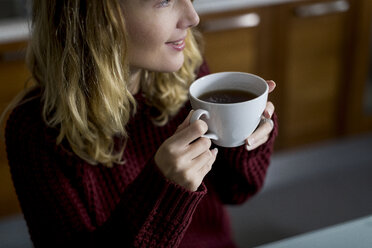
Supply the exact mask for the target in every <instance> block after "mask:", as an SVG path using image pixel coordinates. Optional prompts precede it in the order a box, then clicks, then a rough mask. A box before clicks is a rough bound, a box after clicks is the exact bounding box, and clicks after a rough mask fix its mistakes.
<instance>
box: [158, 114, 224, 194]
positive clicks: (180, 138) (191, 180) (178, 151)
mask: <svg viewBox="0 0 372 248" xmlns="http://www.w3.org/2000/svg"><path fill="white" fill-rule="evenodd" d="M191 114H192V111H191V112H190V113H189V115H188V116H187V118H186V119H185V120H184V122H183V123H182V124H181V125H180V126H179V127H178V128H177V130H176V132H175V133H174V135H173V136H171V137H170V138H168V139H167V140H166V141H164V143H163V144H162V145H161V146H160V147H159V149H158V151H157V152H156V154H155V163H156V165H157V166H158V168H159V169H160V171H161V172H162V173H163V175H164V176H165V177H166V178H168V179H169V180H170V181H172V182H175V183H177V184H179V185H181V186H183V187H184V188H186V189H188V190H190V191H196V190H197V189H198V187H199V186H200V184H201V183H202V181H203V179H204V177H205V175H206V174H207V173H208V172H209V171H210V170H211V169H212V164H213V163H214V161H215V160H216V156H217V149H213V150H209V148H210V146H211V141H210V139H208V138H204V137H201V136H202V135H203V134H205V133H206V132H207V130H208V126H207V124H206V123H205V122H204V121H203V120H197V121H195V122H194V123H191V124H189V122H190V118H191Z"/></svg>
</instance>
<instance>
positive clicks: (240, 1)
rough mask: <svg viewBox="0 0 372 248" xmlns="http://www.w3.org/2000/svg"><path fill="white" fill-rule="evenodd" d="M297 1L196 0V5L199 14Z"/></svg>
mask: <svg viewBox="0 0 372 248" xmlns="http://www.w3.org/2000/svg"><path fill="white" fill-rule="evenodd" d="M295 1H300V0H195V1H194V7H195V9H196V11H197V12H198V13H199V14H207V13H214V12H220V11H227V10H237V9H241V8H250V7H260V6H265V5H274V4H281V3H288V2H295Z"/></svg>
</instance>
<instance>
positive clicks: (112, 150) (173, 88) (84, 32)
mask: <svg viewBox="0 0 372 248" xmlns="http://www.w3.org/2000/svg"><path fill="white" fill-rule="evenodd" d="M97 37H99V39H98V38H97ZM126 53H127V47H126V30H125V18H124V16H123V14H122V11H121V7H120V3H119V1H113V0H106V1H90V0H75V1H45V0H34V4H33V22H32V38H31V41H30V43H29V48H28V54H27V64H28V66H29V68H30V70H31V73H32V75H33V77H34V79H35V81H36V82H37V84H38V85H39V86H40V87H41V89H42V101H43V112H42V114H43V118H44V120H45V122H46V123H47V125H49V126H51V127H56V128H58V129H59V135H58V137H57V144H61V142H62V141H63V140H64V139H66V140H67V141H68V143H69V145H70V147H71V149H72V151H73V152H74V153H75V154H76V155H77V156H79V157H80V158H82V159H84V160H86V161H87V162H89V163H91V164H97V163H101V164H103V165H105V166H112V165H113V164H115V163H123V161H122V155H123V152H124V149H125V140H126V139H127V138H128V134H127V132H126V130H125V127H126V125H127V123H128V122H129V119H130V117H131V115H132V114H134V113H135V111H136V102H135V99H134V97H133V96H132V94H131V93H130V92H129V90H128V79H129V65H128V61H127V59H126ZM184 56H185V62H184V64H183V66H182V68H181V69H180V70H179V71H178V72H175V73H158V72H150V71H143V73H142V80H141V86H142V87H141V88H142V90H143V92H144V93H145V95H146V99H147V101H148V104H150V105H151V106H154V107H155V108H157V109H158V110H159V113H160V114H159V116H155V117H154V118H153V122H154V123H155V124H157V125H163V124H165V123H167V122H168V120H169V118H170V117H171V116H172V115H174V114H176V113H177V112H178V110H179V109H180V108H181V106H182V105H183V104H184V103H185V101H186V100H187V91H188V87H189V85H190V84H191V82H192V81H193V80H194V79H195V71H196V69H197V68H198V67H199V66H200V65H201V62H202V57H201V54H200V51H199V48H198V44H197V40H196V39H195V36H194V35H193V32H191V31H190V32H189V33H188V37H187V39H186V48H185V50H184ZM114 137H122V138H123V139H122V140H124V142H123V144H122V146H121V148H120V149H117V147H116V146H115V143H114Z"/></svg>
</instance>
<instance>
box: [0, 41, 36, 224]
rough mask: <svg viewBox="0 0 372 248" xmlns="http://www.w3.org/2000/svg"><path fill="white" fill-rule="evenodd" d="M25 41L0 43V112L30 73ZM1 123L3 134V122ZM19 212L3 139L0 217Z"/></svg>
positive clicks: (1, 147) (0, 172)
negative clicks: (27, 66) (26, 59)
mask: <svg viewBox="0 0 372 248" xmlns="http://www.w3.org/2000/svg"><path fill="white" fill-rule="evenodd" d="M25 48H26V43H25V42H20V43H12V44H0V113H2V112H3V110H4V109H5V107H6V106H7V105H8V104H9V103H10V101H11V100H12V99H13V97H14V96H16V95H17V94H18V93H19V92H20V91H21V90H22V89H23V88H24V86H25V84H26V81H27V80H28V79H29V78H30V73H29V71H28V69H27V68H26V65H25V62H24V55H25ZM2 124H3V125H1V130H0V131H1V134H4V126H5V123H2ZM19 212H20V207H19V204H18V199H17V196H16V193H15V190H14V187H13V183H12V180H11V176H10V172H9V166H8V160H7V157H6V152H5V144H4V140H3V139H1V140H0V217H1V216H6V215H10V214H15V213H19Z"/></svg>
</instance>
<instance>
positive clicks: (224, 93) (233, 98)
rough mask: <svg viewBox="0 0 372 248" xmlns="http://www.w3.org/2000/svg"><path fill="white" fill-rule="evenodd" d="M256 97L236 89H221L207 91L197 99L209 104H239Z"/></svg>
mask: <svg viewBox="0 0 372 248" xmlns="http://www.w3.org/2000/svg"><path fill="white" fill-rule="evenodd" d="M256 97H257V95H256V94H254V93H252V92H249V91H244V90H236V89H223V90H214V91H208V92H206V93H204V94H202V95H201V96H200V97H199V99H200V100H203V101H206V102H210V103H225V104H226V103H239V102H245V101H249V100H252V99H254V98H256Z"/></svg>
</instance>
